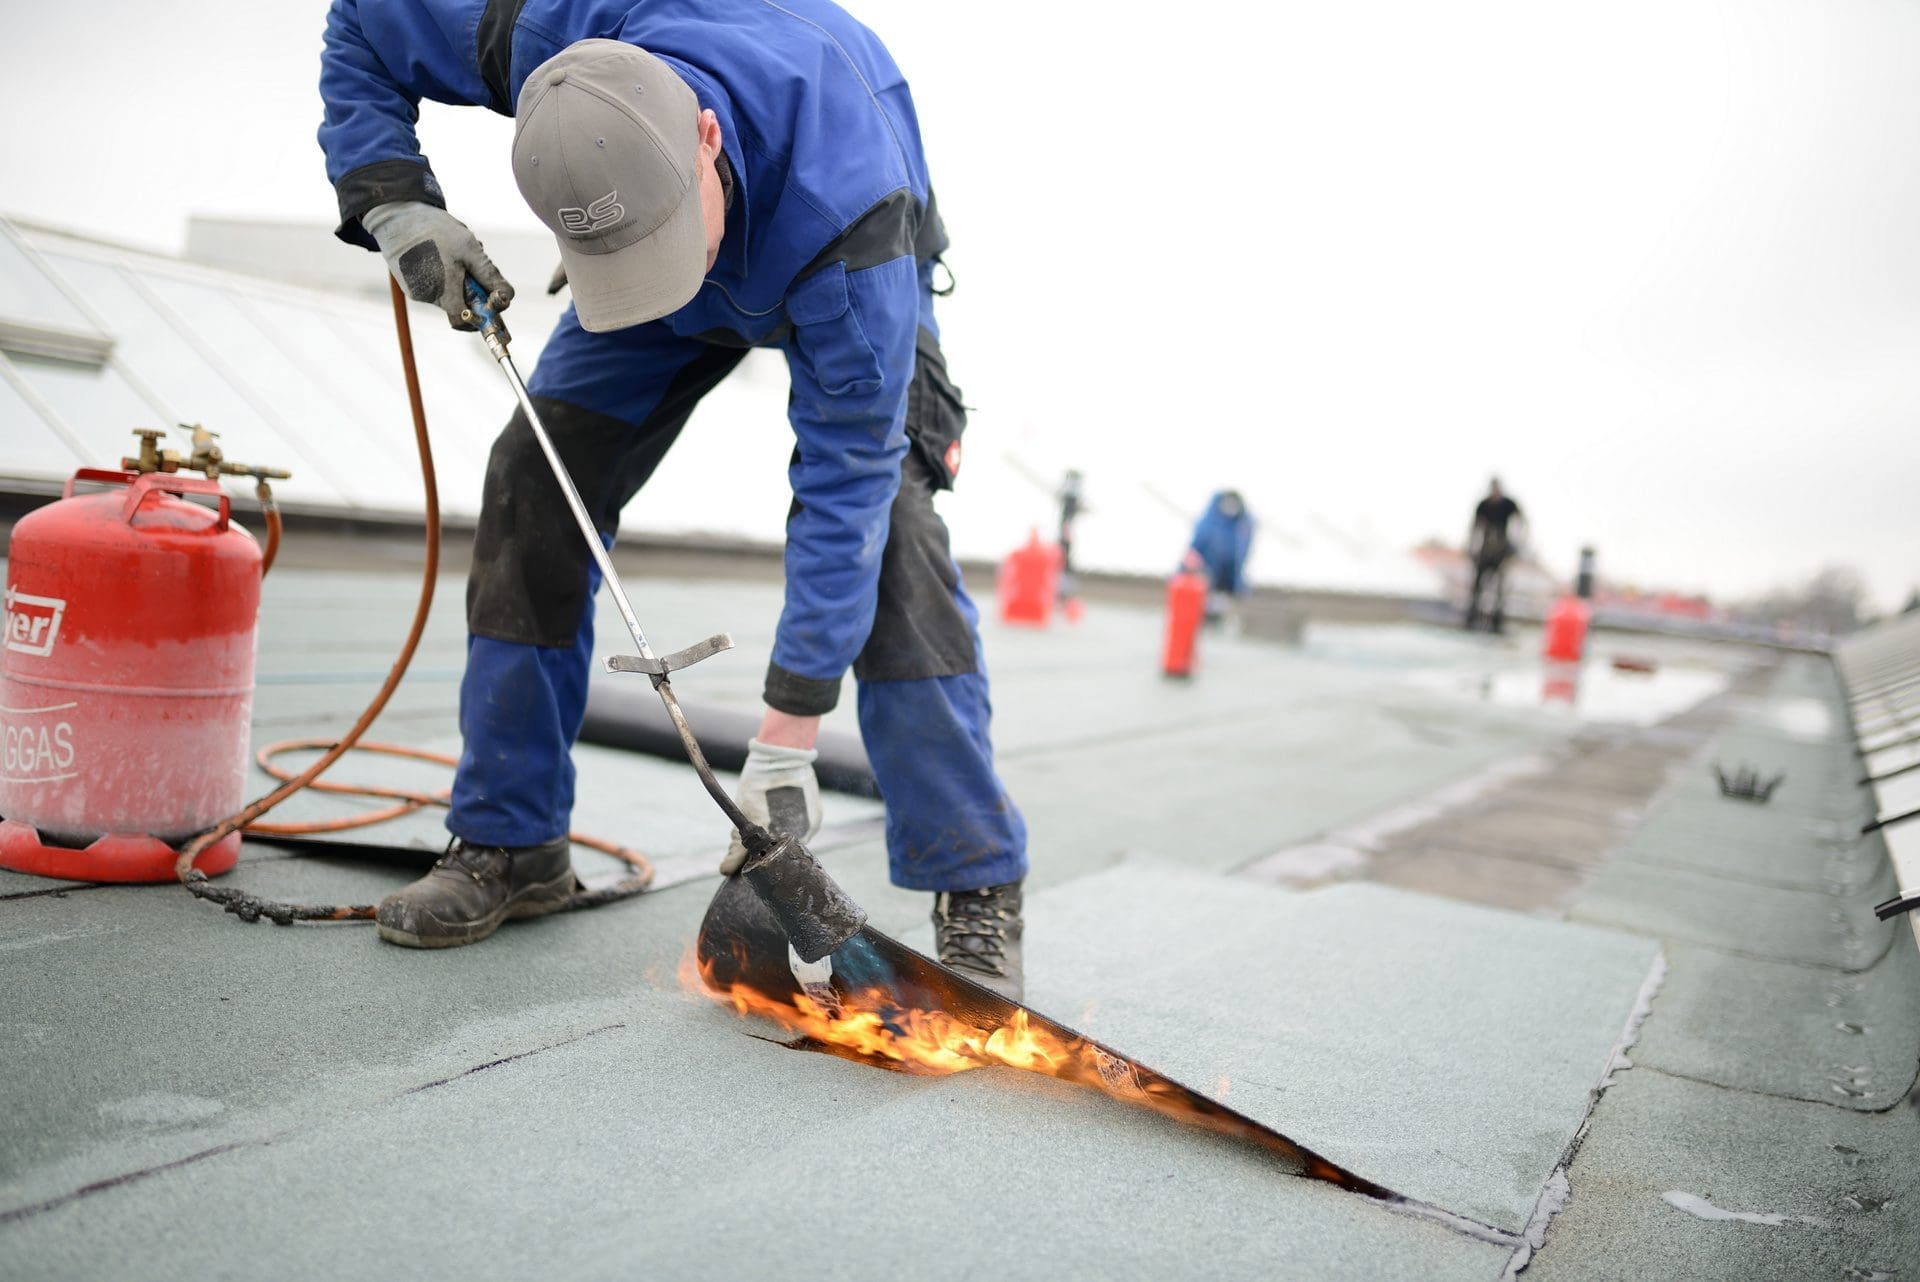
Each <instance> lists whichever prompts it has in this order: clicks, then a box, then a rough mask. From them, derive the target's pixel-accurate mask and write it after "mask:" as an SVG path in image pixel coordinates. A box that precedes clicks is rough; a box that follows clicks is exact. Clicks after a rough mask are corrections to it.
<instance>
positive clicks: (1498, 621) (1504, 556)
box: [1463, 476, 1527, 633]
mask: <svg viewBox="0 0 1920 1282" xmlns="http://www.w3.org/2000/svg"><path fill="white" fill-rule="evenodd" d="M1526 540H1527V518H1526V515H1525V514H1524V513H1522V512H1521V511H1520V505H1519V504H1518V503H1515V502H1514V501H1513V500H1512V499H1511V498H1508V497H1507V495H1506V494H1505V493H1504V492H1502V490H1501V489H1500V478H1499V477H1497V476H1496V477H1494V478H1493V479H1491V480H1489V481H1488V482H1487V497H1485V498H1483V499H1481V500H1480V502H1479V505H1478V506H1476V507H1475V508H1474V509H1473V526H1472V528H1470V529H1469V530H1468V531H1467V556H1468V557H1469V558H1470V559H1471V560H1472V561H1473V587H1472V589H1471V590H1469V591H1468V593H1467V618H1466V622H1465V624H1464V625H1463V626H1464V627H1466V628H1467V629H1469V630H1471V629H1472V628H1473V627H1475V626H1476V625H1477V624H1478V623H1479V622H1480V620H1481V619H1482V618H1485V619H1486V620H1487V631H1489V632H1496V633H1497V632H1504V631H1506V627H1507V613H1506V611H1507V562H1508V561H1510V560H1512V559H1513V556H1514V554H1515V553H1516V552H1517V551H1519V549H1520V547H1521V545H1522V544H1524V543H1525V542H1526Z"/></svg>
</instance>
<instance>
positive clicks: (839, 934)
mask: <svg viewBox="0 0 1920 1282" xmlns="http://www.w3.org/2000/svg"><path fill="white" fill-rule="evenodd" d="M466 304H467V306H466V310H465V311H464V312H462V313H461V319H462V320H464V321H466V322H467V323H468V324H470V325H472V326H474V328H476V329H477V330H479V331H480V337H481V339H482V340H483V341H484V342H485V343H486V345H487V351H488V352H490V353H491V354H492V355H493V359H494V360H495V361H497V362H499V365H500V368H501V370H502V371H503V372H505V374H506V376H507V382H508V383H510V384H511V385H512V386H513V394H514V396H515V398H516V399H518V400H519V402H520V412H521V413H522V414H524V415H525V416H526V419H527V426H528V427H529V428H531V429H532V431H533V439H534V440H535V441H537V442H539V445H540V452H541V453H542V454H544V455H545V456H546V459H547V466H548V467H549V468H551V469H552V471H553V479H554V482H555V483H556V484H558V485H559V487H560V494H561V496H562V497H563V498H565V499H566V501H567V508H568V510H569V511H571V512H572V513H573V520H574V523H575V524H576V525H578V526H579V527H580V536H581V538H583V539H585V540H586V544H587V551H588V552H589V553H591V554H592V556H593V560H594V563H595V564H596V565H598V566H599V567H600V577H601V579H602V580H603V581H604V582H605V583H606V585H607V588H608V590H609V591H611V592H612V593H613V600H614V604H615V605H617V606H618V607H619V610H620V617H621V618H622V619H624V620H625V621H626V624H627V631H628V632H629V633H630V634H631V635H632V637H633V643H634V645H635V646H636V647H637V648H638V650H639V653H638V654H637V655H625V654H616V655H610V656H608V658H607V671H609V672H639V673H643V674H645V675H646V677H647V679H648V680H650V681H652V682H653V688H654V690H655V691H656V692H657V693H658V694H659V696H660V702H661V703H662V704H664V705H665V706H666V710H667V716H668V717H669V718H670V719H671V720H672V721H673V728H674V730H675V731H676V732H677V733H678V734H679V736H680V742H681V744H682V745H683V746H684V747H685V748H686V752H687V759H688V760H689V761H691V762H692V763H693V768H694V770H695V771H697V772H698V773H699V775H700V782H701V783H702V784H703V785H705V787H706V790H707V792H708V794H709V795H710V796H712V798H713V800H714V802H715V803H716V804H717V805H718V806H719V807H720V809H721V810H722V811H723V812H725V814H726V816H727V821H728V822H729V823H731V824H732V825H733V826H734V828H735V829H736V830H738V831H739V833H740V841H741V844H742V845H744V846H745V847H746V849H747V861H746V863H745V864H744V865H742V866H741V869H740V875H741V876H742V877H743V878H745V879H746V881H747V883H748V884H749V885H750V886H752V887H753V889H754V892H755V893H756V894H758V895H759V897H760V899H761V901H762V902H764V903H765V904H766V906H767V908H768V909H769V911H771V912H772V913H773V915H774V916H775V917H777V918H779V920H780V924H781V926H782V927H783V928H784V929H785V931H786V934H787V941H788V946H789V951H790V957H789V961H790V962H791V964H792V966H793V971H794V977H795V978H796V979H797V980H799V981H800V983H801V984H802V985H803V986H804V987H805V988H806V989H807V990H808V991H809V992H810V993H812V994H814V995H815V996H816V997H817V998H818V999H819V1000H821V1001H822V1002H823V1004H824V1003H831V1004H835V1005H837V1001H838V999H837V998H835V997H834V996H833V990H832V989H831V988H830V987H829V986H828V984H827V980H828V979H829V978H830V977H831V976H832V973H833V971H832V963H831V961H830V960H829V959H828V955H829V954H831V953H832V952H833V950H834V949H836V948H838V947H839V946H840V945H842V944H844V943H846V942H847V940H849V939H851V938H853V936H854V935H855V934H856V933H857V932H858V931H859V929H860V927H861V926H862V925H863V924H864V923H865V922H866V920H867V914H866V912H865V910H863V909H862V908H861V907H860V906H859V905H858V904H856V903H854V902H853V900H852V899H851V898H850V897H849V896H848V895H847V893H846V892H845V891H844V890H842V889H840V887H839V885H838V884H836V883H835V882H834V880H833V878H831V877H829V876H828V875H827V871H826V869H824V868H822V867H821V866H820V862H819V861H818V860H817V859H815V858H814V857H813V854H812V852H810V851H809V850H808V849H807V848H806V847H805V846H804V845H802V844H801V842H800V841H799V839H798V838H796V837H792V836H785V835H782V836H775V835H774V834H773V833H770V832H768V831H767V830H766V829H765V828H763V827H761V826H760V825H759V824H757V823H754V822H753V821H752V820H751V819H749V818H747V816H746V815H745V814H743V813H741V810H740V807H739V806H738V805H737V804H735V802H734V800H733V798H732V797H730V796H728V795H727V792H726V789H724V788H722V787H721V786H720V781H719V780H718V779H716V778H714V774H713V767H712V766H710V765H709V764H708V763H707V757H706V754H705V753H703V752H702V751H701V750H700V744H699V741H698V740H696V739H695V738H694V734H693V729H692V727H691V726H689V725H688V724H687V716H686V713H685V712H683V711H682V710H681V708H680V700H679V698H678V697H677V696H676V695H675V693H674V690H673V683H672V682H671V681H670V680H669V679H668V678H669V676H670V675H671V674H672V673H674V672H677V671H679V670H680V669H682V668H687V667H691V666H693V665H694V664H696V663H698V662H700V661H701V660H702V659H706V658H711V657H712V656H713V655H716V654H719V653H720V652H721V651H722V650H730V649H732V648H733V638H732V637H730V636H728V635H727V634H726V633H724V632H723V633H720V634H718V635H716V636H711V637H708V638H707V639H706V640H705V641H701V642H698V643H696V644H694V645H690V646H688V647H687V648H686V649H684V650H676V651H674V652H673V653H671V654H666V655H655V654H654V652H653V647H652V646H650V645H649V644H648V643H647V636H646V633H645V632H644V631H643V630H642V629H641V627H640V620H639V618H638V616H636V615H635V614H634V612H633V605H632V603H631V602H629V601H628V600H627V593H626V589H624V588H623V587H621V585H620V576H619V575H618V574H616V573H614V569H613V558H612V557H611V556H609V555H608V553H607V545H606V544H605V543H604V542H602V541H601V538H600V532H599V530H598V529H596V528H595V526H594V524H593V518H592V517H591V516H589V515H588V514H587V507H586V504H585V503H583V502H582V501H581V499H580V491H579V490H578V489H577V488H576V487H575V486H574V484H573V478H572V477H571V476H569V475H568V473H567V468H566V464H565V463H563V462H562V461H561V459H560V453H559V451H558V450H557V449H555V448H554V444H553V438H552V437H550V436H548V435H547V429H546V426H545V425H544V424H543V423H542V422H541V421H540V411H539V410H537V409H536V408H534V404H533V398H532V397H531V396H530V395H528V393H527V385H526V383H525V382H524V381H523V380H522V379H521V377H520V371H519V370H518V369H517V368H515V366H514V363H513V357H512V356H511V355H510V354H509V353H508V350H507V345H508V344H509V343H510V342H512V336H511V335H509V334H508V333H507V327H506V325H505V323H504V322H502V321H501V319H500V315H499V313H498V312H496V311H495V310H494V309H493V308H492V307H490V306H488V303H487V291H486V290H485V289H483V288H482V287H481V285H480V282H479V281H476V280H474V279H473V278H472V277H471V276H469V277H467V280H466Z"/></svg>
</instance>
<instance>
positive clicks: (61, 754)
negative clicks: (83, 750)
mask: <svg viewBox="0 0 1920 1282" xmlns="http://www.w3.org/2000/svg"><path fill="white" fill-rule="evenodd" d="M75 757H76V754H75V753H74V750H73V725H72V724H71V723H70V722H66V721H59V722H55V723H54V724H53V725H51V726H8V727H7V728H6V733H5V736H4V739H0V770H4V771H5V773H6V774H7V776H8V777H9V778H13V779H22V780H31V779H43V778H46V777H48V776H50V775H56V774H60V773H62V772H64V771H67V770H70V769H71V768H72V767H73V763H74V760H75Z"/></svg>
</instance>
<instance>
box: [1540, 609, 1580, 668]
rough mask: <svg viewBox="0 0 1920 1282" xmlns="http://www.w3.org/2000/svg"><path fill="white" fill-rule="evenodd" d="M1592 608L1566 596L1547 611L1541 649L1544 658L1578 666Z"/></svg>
mask: <svg viewBox="0 0 1920 1282" xmlns="http://www.w3.org/2000/svg"><path fill="white" fill-rule="evenodd" d="M1592 617H1593V607H1592V606H1590V605H1588V604H1587V603H1586V602H1585V601H1583V600H1581V599H1580V598H1579V597H1577V596H1574V595H1572V594H1571V593H1569V594H1568V595H1566V596H1563V597H1561V598H1560V599H1559V600H1558V601H1556V602H1554V603H1553V608H1552V609H1551V610H1549V611H1547V626H1546V635H1545V637H1544V638H1543V641H1544V644H1543V645H1542V646H1541V650H1542V653H1543V654H1545V656H1546V657H1547V658H1548V659H1551V660H1555V661H1557V662H1560V663H1578V662H1579V661H1580V652H1581V651H1582V650H1584V649H1585V648H1586V644H1587V624H1588V622H1589V621H1590V620H1591V619H1592Z"/></svg>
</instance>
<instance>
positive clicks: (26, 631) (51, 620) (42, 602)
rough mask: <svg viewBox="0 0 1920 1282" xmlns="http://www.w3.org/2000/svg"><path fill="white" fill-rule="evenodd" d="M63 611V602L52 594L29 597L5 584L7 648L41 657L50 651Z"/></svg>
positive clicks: (65, 610)
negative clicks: (6, 586) (6, 587)
mask: <svg viewBox="0 0 1920 1282" xmlns="http://www.w3.org/2000/svg"><path fill="white" fill-rule="evenodd" d="M66 612H67V603H66V602H65V601H62V600H60V599H58V598H56V597H50V596H33V595H31V594H29V593H26V592H16V591H14V589H12V588H11V587H9V588H8V589H7V619H6V627H5V635H6V638H7V649H9V650H12V651H15V652H17V653H19V654H31V655H36V656H39V657H42V658H44V657H46V656H47V655H49V654H52V653H53V642H54V639H55V638H56V637H58V636H59V635H60V619H61V617H62V616H63V615H65V614H66Z"/></svg>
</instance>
